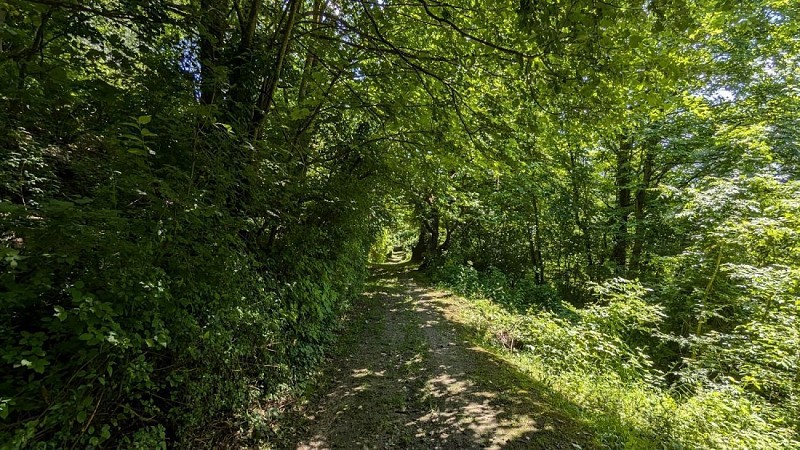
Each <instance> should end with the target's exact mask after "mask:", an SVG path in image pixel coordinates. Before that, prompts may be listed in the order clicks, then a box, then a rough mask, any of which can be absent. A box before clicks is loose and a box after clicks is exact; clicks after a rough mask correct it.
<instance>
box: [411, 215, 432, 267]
mask: <svg viewBox="0 0 800 450" xmlns="http://www.w3.org/2000/svg"><path fill="white" fill-rule="evenodd" d="M427 231H428V230H427V229H426V228H425V224H424V223H420V225H419V237H418V238H417V243H416V244H415V245H414V248H412V249H411V261H412V262H415V263H421V262H422V260H423V258H424V257H425V249H426V248H427V247H428V244H427V242H428V239H427V238H428V232H427Z"/></svg>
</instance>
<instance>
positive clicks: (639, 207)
mask: <svg viewBox="0 0 800 450" xmlns="http://www.w3.org/2000/svg"><path fill="white" fill-rule="evenodd" d="M643 152H644V155H643V157H642V181H641V183H639V186H638V187H637V188H636V198H635V199H634V211H633V217H634V219H635V223H636V231H635V234H634V237H633V248H632V249H631V264H630V270H631V272H632V273H634V274H636V275H639V274H640V272H641V269H642V267H641V265H642V249H643V248H644V241H645V238H646V231H647V227H646V225H645V222H646V220H647V201H648V198H647V191H648V189H650V184H651V183H652V179H653V164H654V159H655V158H654V155H653V151H652V149H651V148H650V146H649V145H648V146H647V147H646V148H645V149H644V150H643Z"/></svg>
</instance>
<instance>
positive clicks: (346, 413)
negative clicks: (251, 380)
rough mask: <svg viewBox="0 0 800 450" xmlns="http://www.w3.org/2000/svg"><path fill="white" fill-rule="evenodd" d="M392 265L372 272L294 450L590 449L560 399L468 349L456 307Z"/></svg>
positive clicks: (468, 335)
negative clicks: (399, 449) (404, 449)
mask: <svg viewBox="0 0 800 450" xmlns="http://www.w3.org/2000/svg"><path fill="white" fill-rule="evenodd" d="M394 262H395V263H394V264H392V263H390V264H383V265H377V266H375V267H373V276H372V278H371V282H370V283H369V285H368V287H367V290H366V291H365V292H364V294H363V295H362V296H361V297H360V299H359V300H358V301H357V302H356V304H355V305H354V309H355V311H354V314H353V315H352V317H351V320H350V321H349V325H348V328H347V331H346V332H345V334H344V335H343V337H342V342H341V344H340V350H339V352H338V353H337V355H336V356H335V357H334V358H333V359H332V361H331V362H330V364H329V367H328V368H327V369H326V371H325V375H324V376H323V380H322V386H321V387H320V388H319V389H318V391H317V393H316V394H315V395H314V396H313V398H312V400H311V402H310V403H309V404H307V405H306V406H305V408H304V411H303V412H302V413H303V417H302V419H301V420H300V423H299V424H296V425H298V429H299V430H300V432H299V436H300V437H299V439H297V443H296V444H295V445H294V447H295V448H297V449H362V448H366V449H385V448H410V449H437V448H438V449H470V448H492V449H500V448H547V449H559V448H564V449H576V448H578V449H580V448H584V449H585V448H594V445H593V444H592V437H591V434H590V432H589V431H587V430H586V429H584V428H583V427H582V426H581V425H580V424H579V423H577V422H575V421H574V420H573V419H571V418H570V416H569V415H568V414H567V413H566V412H564V411H562V410H559V407H558V406H556V405H564V402H565V400H564V399H563V398H558V394H556V393H554V392H552V391H550V390H549V389H548V388H547V387H546V386H544V385H542V384H541V383H537V382H535V381H533V380H531V379H530V378H528V377H527V376H525V375H524V374H523V373H521V372H519V371H518V370H516V369H515V368H514V367H512V366H510V365H509V364H508V363H506V362H505V361H504V360H502V359H500V358H498V357H496V356H495V355H493V354H492V353H491V352H490V351H488V350H487V349H485V348H483V347H481V346H480V345H477V344H476V342H478V340H479V339H478V336H477V335H476V334H475V332H474V331H473V330H471V329H469V328H468V327H467V326H465V325H464V324H463V323H462V322H461V321H460V320H459V310H460V306H459V305H463V302H464V301H465V300H464V299H461V298H458V297H455V296H452V295H450V294H449V293H447V292H444V291H441V290H437V289H433V288H430V287H427V286H426V285H425V283H424V281H422V280H421V279H420V277H419V276H418V275H417V273H416V271H414V270H413V269H414V268H413V267H411V266H409V265H404V264H397V263H396V261H394Z"/></svg>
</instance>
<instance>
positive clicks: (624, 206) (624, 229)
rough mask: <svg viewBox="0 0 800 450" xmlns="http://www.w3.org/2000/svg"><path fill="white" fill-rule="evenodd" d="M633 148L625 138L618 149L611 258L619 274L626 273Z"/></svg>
mask: <svg viewBox="0 0 800 450" xmlns="http://www.w3.org/2000/svg"><path fill="white" fill-rule="evenodd" d="M631 148H632V145H631V141H630V139H629V138H624V139H623V140H622V142H620V145H619V148H618V149H617V151H616V160H617V167H616V179H615V185H616V188H617V199H616V200H617V204H616V211H615V213H616V223H615V230H614V246H613V248H612V250H611V260H612V261H613V262H614V264H615V272H616V273H617V274H618V275H624V274H625V271H626V262H627V256H628V255H627V253H628V218H629V217H630V214H631V188H630V181H631V176H630V175H631V174H630V172H631Z"/></svg>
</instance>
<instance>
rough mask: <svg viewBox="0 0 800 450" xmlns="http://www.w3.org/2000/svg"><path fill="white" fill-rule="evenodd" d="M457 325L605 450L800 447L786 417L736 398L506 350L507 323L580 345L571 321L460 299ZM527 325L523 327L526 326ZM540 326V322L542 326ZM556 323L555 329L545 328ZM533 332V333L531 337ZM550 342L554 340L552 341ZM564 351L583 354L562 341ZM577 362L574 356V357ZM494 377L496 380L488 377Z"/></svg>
mask: <svg viewBox="0 0 800 450" xmlns="http://www.w3.org/2000/svg"><path fill="white" fill-rule="evenodd" d="M459 303H460V305H461V308H460V312H459V315H460V317H458V320H459V321H461V322H463V323H464V325H465V326H466V327H467V328H469V329H472V330H473V332H474V337H475V339H476V340H478V341H479V343H480V344H481V345H482V346H484V347H486V348H487V349H488V350H489V351H490V352H491V353H493V354H494V355H495V356H496V357H498V358H500V359H502V360H504V361H506V362H507V363H508V364H510V365H512V366H514V367H516V368H517V369H518V370H519V371H520V372H521V373H523V374H525V376H527V377H528V378H529V379H530V380H531V381H532V382H534V383H538V384H540V385H544V386H546V387H548V388H549V390H550V391H551V392H552V393H554V394H555V395H551V398H549V399H548V403H550V404H551V405H553V406H556V407H558V408H560V409H561V410H563V411H564V412H565V413H566V414H568V415H570V416H571V417H572V418H574V419H575V420H577V421H579V422H581V423H583V424H584V425H585V426H586V427H587V428H588V429H590V430H592V433H593V435H594V436H595V440H596V443H597V444H598V445H599V446H601V447H604V448H625V449H742V450H745V449H747V450H758V449H764V450H773V449H794V448H800V442H798V441H797V433H796V431H794V430H792V429H790V428H786V427H783V426H781V417H780V416H779V415H777V414H775V413H774V412H773V411H770V410H769V409H767V408H766V407H765V406H762V405H759V404H756V403H753V402H752V401H750V400H748V399H747V398H744V397H742V396H740V395H737V394H736V393H735V392H722V391H709V390H702V389H700V390H698V391H696V392H695V393H694V394H692V395H691V396H685V397H679V396H676V395H673V394H672V393H670V392H668V391H666V390H664V389H660V388H657V387H654V386H652V385H650V384H648V383H647V382H645V381H644V380H641V381H637V380H633V381H632V380H630V379H627V380H623V378H622V377H620V376H619V375H618V374H617V373H615V372H614V371H612V370H603V368H602V367H595V368H593V369H592V370H585V369H581V368H574V369H570V368H563V367H561V368H556V367H554V366H553V365H552V364H548V363H547V362H545V361H543V359H542V358H541V357H540V355H539V354H538V353H537V351H536V349H535V348H534V349H532V350H531V349H524V348H523V349H521V350H520V349H514V350H511V349H509V348H507V347H505V346H503V345H502V344H501V343H500V342H499V340H498V339H497V336H498V334H500V333H502V332H508V331H509V326H510V324H515V323H523V322H524V323H526V324H531V323H532V322H533V323H535V325H536V326H530V327H529V329H528V332H532V331H531V330H537V329H538V330H547V331H541V332H542V333H547V332H552V330H555V329H559V330H560V331H561V332H560V333H557V336H560V337H559V339H565V340H576V341H577V340H580V339H581V335H580V334H579V333H577V332H574V331H576V330H569V329H566V330H564V329H563V328H565V327H568V326H569V325H565V323H566V322H561V321H559V322H554V321H552V319H551V318H548V317H546V316H542V317H535V316H534V317H530V316H526V317H523V316H524V315H523V314H519V313H514V312H510V311H508V310H506V309H504V308H502V307H501V306H499V305H497V304H495V303H493V302H491V301H490V300H486V299H479V298H472V299H459ZM523 319H524V320H523ZM539 322H541V323H539ZM546 322H553V323H546ZM534 332H535V331H534ZM547 337H548V338H549V339H552V335H551V336H547ZM562 344H563V348H567V349H570V348H581V346H579V345H573V344H576V342H563V343H562ZM569 357H572V358H574V357H575V355H569ZM486 376H487V377H491V376H492V375H491V374H486Z"/></svg>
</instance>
